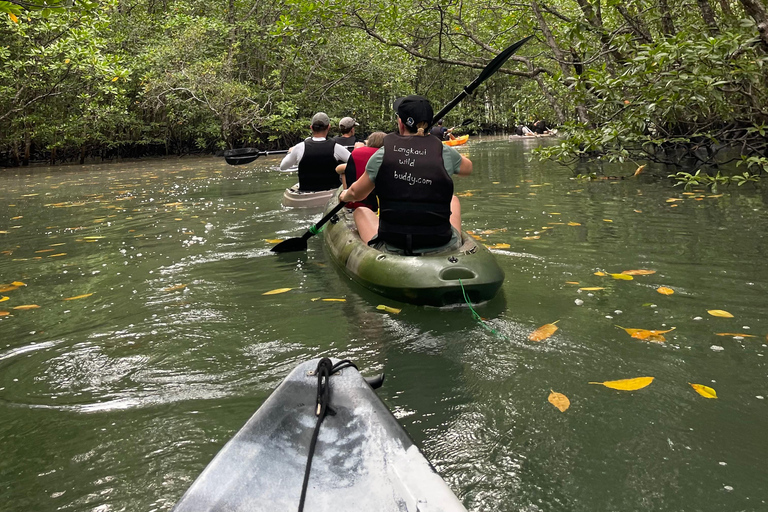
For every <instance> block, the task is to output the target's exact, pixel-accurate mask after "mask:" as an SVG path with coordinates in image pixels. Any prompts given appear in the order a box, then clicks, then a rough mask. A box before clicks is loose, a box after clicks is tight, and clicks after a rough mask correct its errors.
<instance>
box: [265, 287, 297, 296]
mask: <svg viewBox="0 0 768 512" xmlns="http://www.w3.org/2000/svg"><path fill="white" fill-rule="evenodd" d="M291 290H293V288H275V289H274V290H269V291H268V292H264V293H262V295H277V294H278V293H285V292H289V291H291Z"/></svg>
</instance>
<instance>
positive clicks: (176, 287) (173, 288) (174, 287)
mask: <svg viewBox="0 0 768 512" xmlns="http://www.w3.org/2000/svg"><path fill="white" fill-rule="evenodd" d="M186 287H187V285H186V284H177V285H174V286H169V287H168V288H163V291H164V292H175V291H176V290H183V289H184V288H186Z"/></svg>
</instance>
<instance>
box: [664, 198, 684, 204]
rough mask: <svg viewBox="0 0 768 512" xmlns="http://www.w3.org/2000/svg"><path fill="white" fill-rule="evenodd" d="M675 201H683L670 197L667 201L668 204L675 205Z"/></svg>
mask: <svg viewBox="0 0 768 512" xmlns="http://www.w3.org/2000/svg"><path fill="white" fill-rule="evenodd" d="M677 201H684V199H680V198H679V197H670V198H669V199H667V202H668V203H675V202H677Z"/></svg>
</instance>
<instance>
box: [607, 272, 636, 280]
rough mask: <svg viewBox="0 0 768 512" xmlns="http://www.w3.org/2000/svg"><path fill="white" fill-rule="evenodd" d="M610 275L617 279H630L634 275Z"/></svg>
mask: <svg viewBox="0 0 768 512" xmlns="http://www.w3.org/2000/svg"><path fill="white" fill-rule="evenodd" d="M611 277H612V278H614V279H618V280H619V281H632V280H633V279H634V277H632V276H631V275H629V274H611Z"/></svg>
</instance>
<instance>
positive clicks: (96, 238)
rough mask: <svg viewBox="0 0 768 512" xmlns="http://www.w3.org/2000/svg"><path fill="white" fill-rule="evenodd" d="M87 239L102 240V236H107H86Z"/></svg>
mask: <svg viewBox="0 0 768 512" xmlns="http://www.w3.org/2000/svg"><path fill="white" fill-rule="evenodd" d="M83 238H84V239H85V240H101V239H102V238H107V237H105V236H84V237H83Z"/></svg>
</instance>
